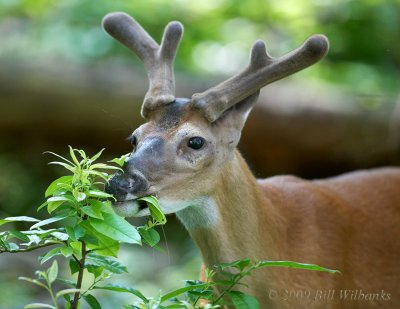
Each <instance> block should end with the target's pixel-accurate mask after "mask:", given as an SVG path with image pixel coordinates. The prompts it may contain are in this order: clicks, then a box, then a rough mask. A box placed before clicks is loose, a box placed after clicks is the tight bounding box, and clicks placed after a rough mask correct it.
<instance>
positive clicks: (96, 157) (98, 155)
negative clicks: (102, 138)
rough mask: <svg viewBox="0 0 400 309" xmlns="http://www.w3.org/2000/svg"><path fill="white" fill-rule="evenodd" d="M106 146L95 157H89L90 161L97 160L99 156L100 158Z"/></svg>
mask: <svg viewBox="0 0 400 309" xmlns="http://www.w3.org/2000/svg"><path fill="white" fill-rule="evenodd" d="M104 149H105V148H103V149H102V150H100V151H99V152H98V153H96V154H95V155H94V156H93V157H91V158H90V159H89V161H90V163H93V162H94V161H96V160H97V159H98V158H100V156H101V154H102V153H103V151H104Z"/></svg>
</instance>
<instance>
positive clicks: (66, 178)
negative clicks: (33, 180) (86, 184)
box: [44, 175, 72, 197]
mask: <svg viewBox="0 0 400 309" xmlns="http://www.w3.org/2000/svg"><path fill="white" fill-rule="evenodd" d="M71 182H72V176H71V175H68V176H62V177H60V178H57V179H56V180H54V181H53V182H52V183H51V184H50V185H49V186H48V187H47V189H46V192H45V193H44V196H45V197H49V196H50V195H53V193H54V192H55V191H57V190H58V189H60V185H64V184H70V183H71Z"/></svg>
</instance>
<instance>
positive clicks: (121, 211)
mask: <svg viewBox="0 0 400 309" xmlns="http://www.w3.org/2000/svg"><path fill="white" fill-rule="evenodd" d="M159 203H160V206H161V209H162V211H163V212H164V213H165V214H172V213H176V215H177V217H178V218H179V220H180V221H181V222H182V223H183V225H184V226H185V227H186V229H188V230H193V229H201V228H210V227H213V226H215V225H217V223H218V217H219V214H218V209H217V207H216V204H215V201H214V200H213V199H212V198H209V197H203V198H198V199H194V200H180V201H174V200H168V199H162V198H160V199H159ZM113 208H114V211H115V212H116V213H117V214H118V215H120V216H122V217H144V216H149V215H150V211H149V209H148V208H146V209H142V210H139V203H138V202H137V201H135V200H133V199H132V200H127V201H125V202H123V203H120V204H119V205H118V206H117V205H114V207H113Z"/></svg>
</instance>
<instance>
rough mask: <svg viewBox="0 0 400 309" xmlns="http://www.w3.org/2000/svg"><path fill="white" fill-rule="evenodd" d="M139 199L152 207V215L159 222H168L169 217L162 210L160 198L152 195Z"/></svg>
mask: <svg viewBox="0 0 400 309" xmlns="http://www.w3.org/2000/svg"><path fill="white" fill-rule="evenodd" d="M138 200H139V201H145V202H146V203H147V206H148V207H149V209H150V213H151V216H152V217H153V218H154V219H155V220H156V221H157V223H159V224H165V223H166V222H167V218H166V217H165V215H164V213H163V212H162V210H161V207H160V204H159V203H158V200H157V199H156V198H155V197H154V196H152V195H149V196H144V197H141V198H139V199H138Z"/></svg>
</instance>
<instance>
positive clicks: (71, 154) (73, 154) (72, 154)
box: [68, 146, 81, 166]
mask: <svg viewBox="0 0 400 309" xmlns="http://www.w3.org/2000/svg"><path fill="white" fill-rule="evenodd" d="M68 148H69V155H70V156H71V158H72V161H73V162H74V163H75V165H76V166H80V165H81V164H80V163H79V161H78V159H77V158H76V156H75V149H73V148H72V147H71V146H68Z"/></svg>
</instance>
